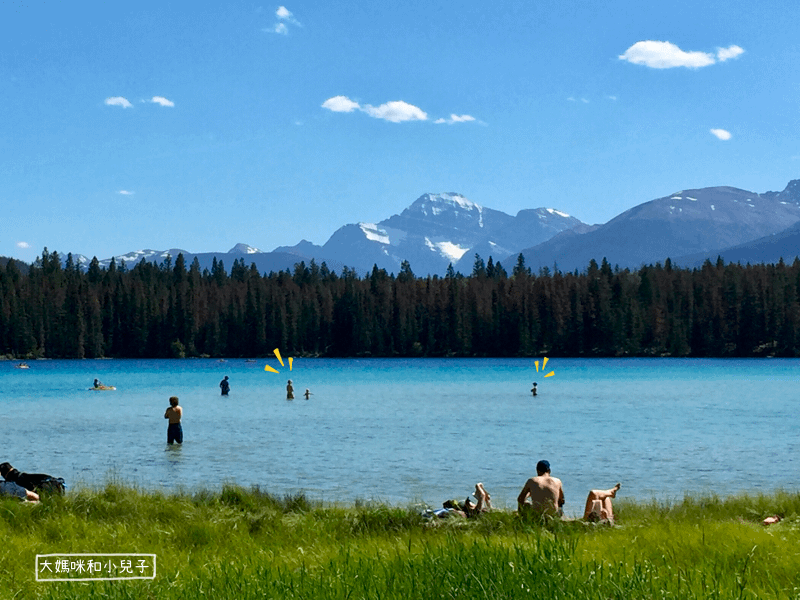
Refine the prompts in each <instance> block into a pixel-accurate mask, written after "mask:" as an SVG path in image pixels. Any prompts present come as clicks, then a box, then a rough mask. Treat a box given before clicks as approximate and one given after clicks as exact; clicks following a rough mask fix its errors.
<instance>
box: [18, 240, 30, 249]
mask: <svg viewBox="0 0 800 600" xmlns="http://www.w3.org/2000/svg"><path fill="white" fill-rule="evenodd" d="M30 247H31V245H30V244H29V243H28V242H17V248H22V249H25V248H30Z"/></svg>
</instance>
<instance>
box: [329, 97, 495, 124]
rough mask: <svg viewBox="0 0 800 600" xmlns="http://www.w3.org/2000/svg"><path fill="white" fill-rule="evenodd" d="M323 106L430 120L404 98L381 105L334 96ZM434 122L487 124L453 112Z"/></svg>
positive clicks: (388, 117)
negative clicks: (403, 99)
mask: <svg viewBox="0 0 800 600" xmlns="http://www.w3.org/2000/svg"><path fill="white" fill-rule="evenodd" d="M322 108H326V109H328V110H330V111H332V112H342V113H350V112H353V111H356V110H358V111H361V112H363V113H366V114H368V115H369V116H370V117H373V118H375V119H383V120H384V121H390V122H392V123H403V122H406V121H427V120H428V113H426V112H425V111H424V110H422V109H421V108H419V107H418V106H414V105H413V104H409V103H408V102H403V101H402V100H394V101H392V102H386V103H384V104H381V105H380V106H372V105H371V104H364V105H361V104H359V103H358V102H356V101H355V100H351V99H350V98H348V97H347V96H334V97H332V98H328V99H327V100H325V102H323V103H322ZM433 122H434V123H435V124H437V125H442V124H447V125H454V124H455V123H472V122H474V123H479V124H481V125H485V123H483V122H481V121H478V120H477V119H476V118H475V117H473V116H472V115H457V114H455V113H453V114H451V115H450V116H449V117H448V118H446V119H445V118H439V119H436V120H435V121H433Z"/></svg>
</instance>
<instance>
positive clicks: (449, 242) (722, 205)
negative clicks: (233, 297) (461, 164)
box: [76, 180, 800, 276]
mask: <svg viewBox="0 0 800 600" xmlns="http://www.w3.org/2000/svg"><path fill="white" fill-rule="evenodd" d="M179 253H183V255H184V258H185V260H186V263H187V264H190V263H191V262H192V261H193V260H194V259H195V258H197V259H198V262H199V264H200V267H201V268H210V267H211V265H212V263H213V261H214V259H217V260H218V261H219V260H221V261H222V262H223V264H224V265H225V267H226V268H228V269H229V268H230V266H231V265H232V264H233V262H234V261H235V260H239V259H242V260H244V262H245V264H246V265H247V266H250V264H251V263H254V264H255V265H256V267H257V268H258V270H259V271H260V272H262V273H267V272H270V271H280V270H284V269H292V268H293V267H294V265H295V264H296V263H299V262H300V261H305V262H306V263H308V262H309V261H310V260H311V259H314V260H315V261H316V263H317V264H321V263H322V262H325V263H326V264H327V266H328V268H330V269H331V270H334V271H340V270H341V269H342V268H343V267H345V266H346V267H349V268H353V269H355V270H356V272H358V273H359V274H361V275H363V274H366V273H368V272H370V271H371V270H372V268H373V266H374V265H377V266H378V268H383V269H386V270H387V271H388V272H391V273H398V272H399V271H400V269H401V266H402V264H403V262H404V261H408V263H409V265H410V267H411V269H412V271H413V272H414V273H415V274H416V275H418V276H424V275H429V274H430V275H433V274H436V275H444V274H445V272H446V271H447V269H448V266H449V265H453V268H454V269H455V270H456V271H459V272H461V273H463V274H467V275H468V274H470V273H471V272H472V268H473V265H474V262H475V255H476V254H478V255H479V256H480V257H481V258H483V259H484V260H486V261H488V259H489V258H490V257H491V258H493V260H494V262H498V261H499V262H501V264H502V265H503V266H504V267H505V268H506V270H507V271H510V270H511V269H510V268H511V267H513V266H514V265H515V264H516V262H517V258H518V256H519V254H522V255H523V256H524V258H525V264H526V265H527V266H528V267H531V268H532V269H533V270H534V271H535V272H536V271H538V270H539V269H541V268H543V267H548V268H551V269H552V268H553V267H554V266H555V267H557V268H558V269H559V270H561V271H572V270H575V269H578V270H579V271H580V270H583V269H585V268H586V266H587V265H588V264H589V261H590V260H591V259H595V260H596V261H598V262H600V261H601V260H602V259H603V258H606V259H607V260H608V262H609V263H611V264H612V265H619V266H620V267H622V268H625V267H630V268H638V267H639V266H641V265H642V264H648V263H655V262H663V261H664V260H665V259H666V258H668V257H669V258H670V259H671V260H672V262H673V264H676V265H680V266H686V267H694V266H699V265H700V264H702V263H703V262H704V261H705V260H706V259H712V260H716V258H717V256H721V257H722V258H723V259H724V260H725V261H726V262H742V263H746V262H751V263H756V262H777V261H778V260H779V259H780V258H781V257H782V258H783V259H784V260H785V261H787V262H791V261H792V260H794V258H795V256H797V255H798V254H800V180H793V181H790V182H789V184H788V185H787V186H786V188H785V189H784V190H783V191H780V192H765V193H756V192H751V191H747V190H742V189H737V188H733V187H725V186H721V187H709V188H702V189H687V190H681V191H678V192H675V193H673V194H669V195H668V196H664V197H662V198H657V199H655V200H651V201H649V202H645V203H643V204H639V205H637V206H634V207H633V208H631V209H630V210H627V211H625V212H623V213H621V214H620V215H618V216H616V217H615V218H613V219H611V220H610V221H608V222H607V223H605V224H602V225H589V224H587V223H583V222H582V221H580V220H579V219H577V218H575V217H573V216H570V215H568V214H567V213H565V212H563V211H561V210H558V209H556V208H535V209H525V210H521V211H519V212H518V213H517V214H516V215H515V216H512V215H509V214H507V213H504V212H502V211H498V210H494V209H491V208H488V207H484V206H481V205H479V204H476V203H475V202H472V201H471V200H468V199H467V198H465V197H464V196H462V195H461V194H457V193H454V192H450V193H441V194H423V195H422V196H420V197H419V198H418V199H417V200H415V201H414V202H413V203H412V204H411V205H410V206H409V207H408V208H406V209H405V210H404V211H403V212H401V213H400V214H399V215H392V216H390V217H388V218H387V219H385V220H383V221H380V222H378V223H365V222H361V223H355V224H346V225H343V226H342V227H340V228H339V229H337V230H336V231H335V232H334V233H333V235H332V236H331V237H330V239H329V240H328V241H327V242H326V243H325V244H324V245H322V246H319V245H316V244H313V243H311V242H308V241H306V240H302V241H300V242H299V243H298V244H296V245H294V246H279V247H277V248H275V249H274V250H272V251H270V252H264V251H261V250H259V249H257V248H254V247H252V246H249V245H247V244H241V243H240V244H237V245H236V246H234V247H233V248H232V249H231V250H229V251H228V252H204V253H199V254H193V253H190V252H186V251H184V250H181V249H177V248H173V249H170V250H159V251H157V250H140V251H136V252H131V253H128V254H124V255H118V256H115V257H114V259H115V261H116V262H117V263H118V264H119V263H120V261H123V260H124V261H125V263H126V264H127V265H128V266H132V265H134V264H136V263H138V262H139V261H140V260H142V259H144V260H148V261H154V262H159V263H160V262H162V261H163V260H164V259H165V258H166V257H167V256H172V258H173V260H174V258H175V257H177V255H178V254H179ZM76 258H77V259H78V260H80V261H81V262H83V263H87V262H88V260H87V259H86V257H83V256H77V257H76ZM110 260H111V259H110V258H109V259H105V260H102V261H100V264H101V266H108V264H109V263H110Z"/></svg>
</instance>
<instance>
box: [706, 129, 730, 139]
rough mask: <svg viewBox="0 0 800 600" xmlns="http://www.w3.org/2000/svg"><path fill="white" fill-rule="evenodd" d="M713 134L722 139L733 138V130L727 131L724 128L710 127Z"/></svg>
mask: <svg viewBox="0 0 800 600" xmlns="http://www.w3.org/2000/svg"><path fill="white" fill-rule="evenodd" d="M709 131H710V132H711V135H713V136H715V137H716V138H717V139H720V140H729V139H731V132H730V131H725V130H724V129H709Z"/></svg>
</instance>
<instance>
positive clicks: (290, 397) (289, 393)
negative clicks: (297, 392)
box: [286, 379, 294, 400]
mask: <svg viewBox="0 0 800 600" xmlns="http://www.w3.org/2000/svg"><path fill="white" fill-rule="evenodd" d="M286 399H287V400H294V388H293V387H292V380H291V379H290V380H289V382H288V383H287V384H286Z"/></svg>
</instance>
